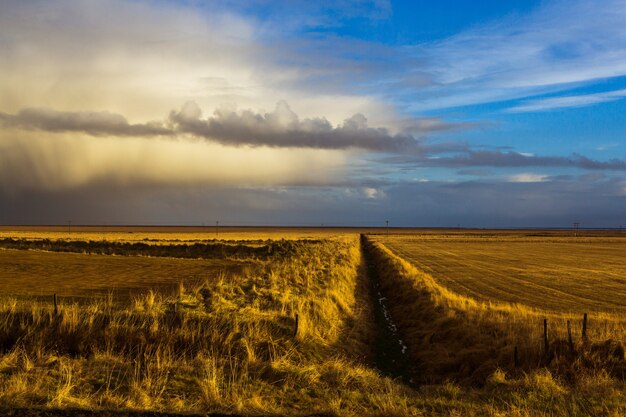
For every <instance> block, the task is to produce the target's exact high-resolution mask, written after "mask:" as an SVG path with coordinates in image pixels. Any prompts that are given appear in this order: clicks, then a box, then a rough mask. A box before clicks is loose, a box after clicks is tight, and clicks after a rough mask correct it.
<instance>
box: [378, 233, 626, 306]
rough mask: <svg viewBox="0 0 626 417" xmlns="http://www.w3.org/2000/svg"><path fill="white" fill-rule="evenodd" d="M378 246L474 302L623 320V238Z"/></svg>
mask: <svg viewBox="0 0 626 417" xmlns="http://www.w3.org/2000/svg"><path fill="white" fill-rule="evenodd" d="M378 240H379V241H381V242H383V243H384V244H385V246H387V247H388V248H389V249H391V250H392V251H393V252H394V253H396V254H397V255H399V256H401V257H402V258H404V259H406V260H408V261H410V262H411V263H413V264H414V265H415V266H417V267H418V268H419V269H421V270H423V271H425V272H427V273H429V274H431V275H432V276H433V277H435V278H436V279H437V281H439V282H440V283H441V284H442V285H443V286H445V287H447V288H449V289H450V290H452V291H455V292H457V293H459V294H462V295H466V296H469V297H472V298H474V299H477V300H480V301H502V302H507V303H520V304H524V305H526V306H529V307H532V308H537V309H542V310H545V311H552V312H581V313H582V312H584V311H597V312H607V313H608V312H614V313H616V314H624V313H626V302H625V300H626V262H624V259H625V257H626V237H622V238H619V237H573V236H569V237H563V236H548V237H545V236H541V237H528V236H493V235H490V236H480V235H448V236H445V237H442V236H434V237H433V236H428V235H423V236H408V235H392V236H390V237H389V238H388V239H387V238H379V239H378Z"/></svg>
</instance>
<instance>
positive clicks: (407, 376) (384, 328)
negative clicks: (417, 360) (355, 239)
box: [361, 235, 415, 386]
mask: <svg viewBox="0 0 626 417" xmlns="http://www.w3.org/2000/svg"><path fill="white" fill-rule="evenodd" d="M361 251H362V253H363V259H364V261H365V266H366V273H367V279H368V282H369V285H370V294H371V297H372V299H371V303H372V307H373V308H372V310H373V319H374V322H375V325H376V338H375V340H374V341H373V343H372V347H373V350H374V361H375V366H376V367H377V368H378V369H379V370H380V371H381V373H382V374H383V375H386V376H389V377H391V378H393V379H399V380H400V381H402V382H403V383H404V384H407V385H412V386H413V385H415V383H414V378H413V377H412V370H413V367H412V366H411V360H410V358H409V355H408V348H407V346H406V344H405V342H404V341H403V340H402V338H401V337H400V335H399V334H398V327H397V326H396V324H395V323H394V321H393V318H392V317H391V314H390V313H389V308H388V307H387V297H385V295H384V294H383V292H382V290H381V288H380V284H379V276H378V272H377V270H376V265H375V264H374V262H373V261H372V260H371V257H370V256H369V253H368V249H367V244H366V241H365V237H364V236H363V235H361Z"/></svg>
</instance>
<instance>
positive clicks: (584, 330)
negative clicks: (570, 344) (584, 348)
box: [583, 313, 587, 342]
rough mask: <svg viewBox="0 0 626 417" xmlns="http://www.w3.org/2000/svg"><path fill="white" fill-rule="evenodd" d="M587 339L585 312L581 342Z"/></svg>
mask: <svg viewBox="0 0 626 417" xmlns="http://www.w3.org/2000/svg"><path fill="white" fill-rule="evenodd" d="M586 341H587V313H585V314H583V342H586Z"/></svg>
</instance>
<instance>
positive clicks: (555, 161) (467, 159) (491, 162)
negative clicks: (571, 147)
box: [418, 151, 626, 171]
mask: <svg viewBox="0 0 626 417" xmlns="http://www.w3.org/2000/svg"><path fill="white" fill-rule="evenodd" d="M418 163H419V164H423V165H426V166H440V167H454V168H457V167H479V166H480V167H496V168H507V167H534V166H545V167H572V168H582V169H588V170H616V171H626V161H624V160H622V159H610V160H608V161H597V160H594V159H590V158H588V157H586V156H583V155H578V154H573V155H571V156H569V157H564V156H534V155H525V154H522V153H518V152H497V151H470V152H468V153H466V154H464V155H457V156H451V157H435V158H427V159H424V160H422V161H419V162H418Z"/></svg>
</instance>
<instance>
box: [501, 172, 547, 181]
mask: <svg viewBox="0 0 626 417" xmlns="http://www.w3.org/2000/svg"><path fill="white" fill-rule="evenodd" d="M548 178H550V177H549V176H548V175H544V174H533V173H530V172H525V173H521V174H515V175H510V176H508V177H507V181H508V182H546V181H547V180H548Z"/></svg>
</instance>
